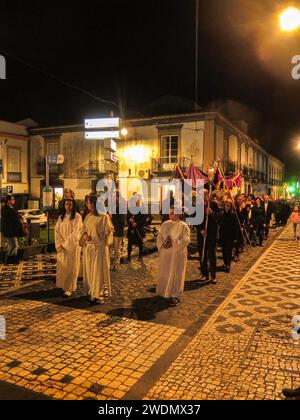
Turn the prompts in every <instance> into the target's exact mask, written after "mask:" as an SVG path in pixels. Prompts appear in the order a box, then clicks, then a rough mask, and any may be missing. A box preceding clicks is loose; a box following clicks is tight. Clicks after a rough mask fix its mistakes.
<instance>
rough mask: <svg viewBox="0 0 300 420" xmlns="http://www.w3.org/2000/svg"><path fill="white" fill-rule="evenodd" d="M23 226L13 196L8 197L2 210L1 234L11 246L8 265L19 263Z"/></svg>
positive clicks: (7, 258)
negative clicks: (19, 241) (19, 239)
mask: <svg viewBox="0 0 300 420" xmlns="http://www.w3.org/2000/svg"><path fill="white" fill-rule="evenodd" d="M22 225H23V221H22V218H21V216H20V215H19V213H18V211H17V210H16V209H15V199H14V197H13V196H12V195H8V196H7V197H6V200H5V205H4V206H3V207H2V209H1V232H2V234H3V236H4V237H5V239H6V241H7V242H8V245H9V250H8V253H7V256H6V262H7V264H17V263H18V247H19V245H18V238H20V237H21V236H22V229H23V227H22Z"/></svg>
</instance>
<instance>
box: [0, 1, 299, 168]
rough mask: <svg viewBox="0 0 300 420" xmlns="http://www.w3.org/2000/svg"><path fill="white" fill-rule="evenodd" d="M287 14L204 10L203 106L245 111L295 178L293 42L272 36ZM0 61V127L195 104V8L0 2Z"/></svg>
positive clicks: (249, 8) (229, 7)
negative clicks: (175, 100) (0, 64)
mask: <svg viewBox="0 0 300 420" xmlns="http://www.w3.org/2000/svg"><path fill="white" fill-rule="evenodd" d="M295 3H296V5H297V3H298V5H299V6H300V2H294V4H295ZM285 4H290V2H289V3H287V2H283V1H279V0H278V1H275V0H200V13H199V26H200V29H199V65H200V67H199V104H200V105H201V106H206V105H207V104H208V103H210V102H212V101H225V100H228V99H231V100H234V101H238V102H241V103H243V104H245V105H247V106H248V107H250V109H252V114H253V113H254V114H255V113H256V115H257V118H255V119H253V121H252V125H251V134H253V135H254V136H255V137H257V138H259V139H260V141H261V144H262V145H263V146H264V147H266V148H267V150H268V151H269V152H271V153H273V154H274V155H275V156H278V157H279V158H281V159H282V160H283V161H285V162H286V163H287V169H288V173H289V174H292V173H299V175H300V151H295V144H297V142H298V140H297V139H296V137H297V135H299V141H300V80H298V81H295V80H293V79H292V77H291V70H292V64H291V59H292V57H293V56H294V55H297V54H300V32H296V33H292V34H288V35H286V34H283V33H280V32H279V30H278V20H277V18H276V16H277V15H276V14H277V13H278V10H279V9H278V8H279V7H281V6H282V5H285ZM0 54H2V55H4V56H5V57H6V59H7V80H5V81H3V80H0V94H1V101H0V119H5V120H9V121H19V120H22V119H25V118H32V119H33V120H35V121H37V122H38V124H39V125H54V124H55V125H56V124H65V123H66V124H76V123H80V122H82V121H83V119H84V117H88V116H99V115H102V114H104V113H107V112H109V111H110V110H114V111H116V112H118V108H117V107H116V106H115V105H113V104H106V103H103V102H101V101H100V98H102V99H105V100H108V101H111V102H114V103H117V104H120V103H122V104H123V106H124V109H125V114H126V116H128V117H131V116H138V115H141V116H142V115H147V105H148V104H149V103H151V102H154V101H156V100H157V99H158V98H160V97H163V96H165V95H174V96H178V97H182V98H186V99H188V100H193V99H194V96H195V93H194V83H195V82H194V73H195V0H139V1H136V0H109V1H108V0H106V1H104V0H90V1H81V0H79V1H77V2H71V1H67V0H61V1H51V2H50V1H40V0H39V1H31V0H26V1H24V0H22V1H21V0H19V1H13V0H7V1H5V0H1V3H0ZM60 80H63V81H65V82H66V83H67V85H64V84H62V83H61V82H60ZM75 87H76V88H79V89H81V90H82V91H78V90H76V88H75ZM85 91H88V92H90V93H91V96H89V95H88V94H87V93H86V92H85ZM96 97H97V98H98V99H97V98H96Z"/></svg>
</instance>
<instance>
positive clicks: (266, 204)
mask: <svg viewBox="0 0 300 420" xmlns="http://www.w3.org/2000/svg"><path fill="white" fill-rule="evenodd" d="M263 206H264V208H265V214H266V223H265V225H266V228H265V239H269V232H270V223H271V219H272V215H273V212H274V207H273V204H272V203H271V201H270V197H269V196H268V195H266V196H265V201H264V203H263Z"/></svg>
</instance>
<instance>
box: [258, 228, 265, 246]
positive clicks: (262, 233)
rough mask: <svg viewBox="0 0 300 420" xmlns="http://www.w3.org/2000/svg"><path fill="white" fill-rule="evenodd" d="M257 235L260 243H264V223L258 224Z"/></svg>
mask: <svg viewBox="0 0 300 420" xmlns="http://www.w3.org/2000/svg"><path fill="white" fill-rule="evenodd" d="M256 235H257V238H258V241H259V245H262V243H263V240H264V227H263V225H257V226H256Z"/></svg>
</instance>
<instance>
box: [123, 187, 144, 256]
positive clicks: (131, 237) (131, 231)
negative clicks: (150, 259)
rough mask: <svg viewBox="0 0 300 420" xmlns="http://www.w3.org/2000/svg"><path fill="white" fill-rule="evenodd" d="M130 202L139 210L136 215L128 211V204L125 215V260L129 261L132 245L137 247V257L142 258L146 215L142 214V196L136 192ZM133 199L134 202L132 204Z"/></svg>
mask: <svg viewBox="0 0 300 420" xmlns="http://www.w3.org/2000/svg"><path fill="white" fill-rule="evenodd" d="M130 201H131V204H132V205H133V206H135V207H136V208H140V209H141V210H140V212H139V213H138V214H136V215H134V214H133V213H131V212H130V206H129V210H128V215H127V224H128V232H127V238H128V249H127V251H128V258H127V261H128V262H131V253H132V248H133V245H136V246H138V247H139V258H138V260H139V261H141V260H142V259H143V250H144V242H143V241H144V238H145V236H146V231H145V226H146V223H147V215H145V214H143V208H142V198H141V197H140V196H139V195H138V194H136V193H135V194H134V196H133V197H132V199H131V200H130ZM134 201H135V204H134Z"/></svg>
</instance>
